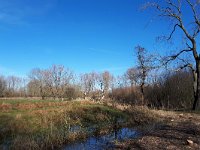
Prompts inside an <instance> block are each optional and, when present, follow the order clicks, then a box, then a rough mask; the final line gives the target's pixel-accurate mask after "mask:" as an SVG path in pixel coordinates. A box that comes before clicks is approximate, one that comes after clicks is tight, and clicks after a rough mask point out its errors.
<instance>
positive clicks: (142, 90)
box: [140, 83, 144, 105]
mask: <svg viewBox="0 0 200 150" xmlns="http://www.w3.org/2000/svg"><path fill="white" fill-rule="evenodd" d="M140 90H141V94H142V97H141V100H142V105H144V83H142V84H141V86H140Z"/></svg>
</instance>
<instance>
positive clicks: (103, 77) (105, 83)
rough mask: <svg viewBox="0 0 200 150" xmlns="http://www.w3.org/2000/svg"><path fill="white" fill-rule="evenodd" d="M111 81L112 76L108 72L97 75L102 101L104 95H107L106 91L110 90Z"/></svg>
mask: <svg viewBox="0 0 200 150" xmlns="http://www.w3.org/2000/svg"><path fill="white" fill-rule="evenodd" d="M113 79H114V77H113V75H111V74H110V73H109V72H108V71H105V72H103V73H100V74H99V75H98V79H97V80H98V83H99V87H100V91H101V99H104V98H105V96H106V94H108V91H109V90H110V89H111V86H112V82H113Z"/></svg>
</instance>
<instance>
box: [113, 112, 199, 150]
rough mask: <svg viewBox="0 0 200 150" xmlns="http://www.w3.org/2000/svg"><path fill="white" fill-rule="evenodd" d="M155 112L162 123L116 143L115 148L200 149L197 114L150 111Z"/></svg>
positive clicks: (149, 149)
mask: <svg viewBox="0 0 200 150" xmlns="http://www.w3.org/2000/svg"><path fill="white" fill-rule="evenodd" d="M155 113H156V117H158V119H159V120H162V121H161V122H162V123H160V124H158V125H156V126H155V127H154V128H151V129H150V130H146V131H145V130H144V131H143V132H144V135H143V136H141V137H140V138H137V139H134V140H128V141H124V142H121V143H117V144H116V149H138V150H158V149H159V150H161V149H162V150H200V115H199V114H194V113H181V112H167V111H155V110H154V111H152V114H154V115H155ZM149 115H150V114H149ZM150 116H151V115H150Z"/></svg>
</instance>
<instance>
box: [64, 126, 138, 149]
mask: <svg viewBox="0 0 200 150" xmlns="http://www.w3.org/2000/svg"><path fill="white" fill-rule="evenodd" d="M139 135H140V134H139V133H138V132H137V131H136V130H134V129H132V128H121V129H118V130H116V131H114V132H112V133H109V134H106V135H102V136H92V137H89V138H87V139H86V140H84V141H78V142H74V143H71V144H68V145H66V146H65V147H64V148H63V150H93V149H95V150H103V149H112V148H114V141H123V140H128V139H134V138H137V137H138V136H139Z"/></svg>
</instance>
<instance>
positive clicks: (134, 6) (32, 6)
mask: <svg viewBox="0 0 200 150" xmlns="http://www.w3.org/2000/svg"><path fill="white" fill-rule="evenodd" d="M143 2H145V0H0V55H1V58H0V74H3V75H10V74H15V75H19V76H24V75H26V74H27V73H29V71H30V70H31V69H33V68H36V67H39V68H48V67H50V66H51V65H52V64H62V65H64V66H65V67H68V68H70V69H72V70H73V71H74V72H76V73H83V72H90V71H104V70H109V71H111V72H112V73H114V74H122V73H123V72H124V71H125V70H126V69H127V68H129V67H131V66H133V65H134V64H135V59H134V56H133V54H134V47H135V46H136V45H138V44H140V45H142V46H144V47H146V48H147V49H148V50H149V51H152V50H155V49H156V41H155V37H156V36H158V35H159V34H161V33H162V30H163V27H162V26H163V25H162V23H160V24H159V23H158V24H157V26H154V23H151V24H150V25H149V22H150V20H151V19H152V18H151V17H152V14H148V13H147V12H148V11H147V12H141V11H140V10H139V8H140V7H141V5H142V3H143Z"/></svg>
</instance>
